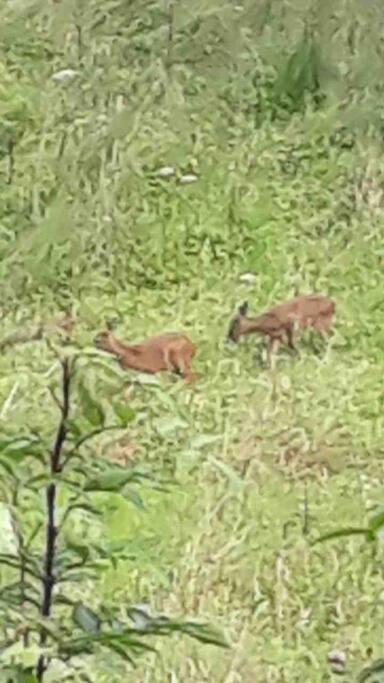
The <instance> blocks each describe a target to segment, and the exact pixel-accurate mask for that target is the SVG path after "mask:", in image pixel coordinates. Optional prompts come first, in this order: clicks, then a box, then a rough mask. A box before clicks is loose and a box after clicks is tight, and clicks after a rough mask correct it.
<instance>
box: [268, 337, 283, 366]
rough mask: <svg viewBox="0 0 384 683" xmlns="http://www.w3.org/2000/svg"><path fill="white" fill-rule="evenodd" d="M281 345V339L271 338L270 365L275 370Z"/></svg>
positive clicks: (269, 341) (269, 349) (269, 344)
mask: <svg viewBox="0 0 384 683" xmlns="http://www.w3.org/2000/svg"><path fill="white" fill-rule="evenodd" d="M280 344H281V338H280V337H269V339H268V347H267V358H268V364H269V366H270V367H271V369H272V370H273V369H274V368H275V366H276V354H277V351H278V349H279V346H280Z"/></svg>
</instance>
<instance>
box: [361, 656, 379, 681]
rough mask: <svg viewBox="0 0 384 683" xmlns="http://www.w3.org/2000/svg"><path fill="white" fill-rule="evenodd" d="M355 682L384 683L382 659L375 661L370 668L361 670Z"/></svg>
mask: <svg viewBox="0 0 384 683" xmlns="http://www.w3.org/2000/svg"><path fill="white" fill-rule="evenodd" d="M378 674H379V675H378ZM380 674H382V675H380ZM373 676H374V678H373ZM357 681H358V683H384V659H377V660H376V661H375V662H373V664H371V666H367V667H366V668H365V669H363V670H362V671H361V673H360V674H359V677H358V679H357Z"/></svg>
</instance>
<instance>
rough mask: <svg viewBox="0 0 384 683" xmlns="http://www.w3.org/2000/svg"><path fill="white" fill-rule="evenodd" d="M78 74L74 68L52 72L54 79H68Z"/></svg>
mask: <svg viewBox="0 0 384 683" xmlns="http://www.w3.org/2000/svg"><path fill="white" fill-rule="evenodd" d="M78 75H79V72H78V71H75V70H74V69H61V71H56V73H54V74H52V80H53V81H67V80H68V79H69V78H74V76H78Z"/></svg>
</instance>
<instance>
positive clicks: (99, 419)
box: [79, 383, 104, 427]
mask: <svg viewBox="0 0 384 683" xmlns="http://www.w3.org/2000/svg"><path fill="white" fill-rule="evenodd" d="M79 398H80V402H81V407H82V410H83V415H84V417H85V419H86V420H88V422H89V423H90V424H91V425H93V427H100V426H102V425H103V424H104V412H103V410H102V408H101V406H100V405H99V404H98V403H97V402H96V401H95V400H94V399H93V398H92V396H91V394H90V392H89V391H88V389H87V387H86V386H85V385H84V384H83V383H81V384H80V385H79Z"/></svg>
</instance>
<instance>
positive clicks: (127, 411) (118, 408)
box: [113, 403, 136, 427]
mask: <svg viewBox="0 0 384 683" xmlns="http://www.w3.org/2000/svg"><path fill="white" fill-rule="evenodd" d="M113 410H114V411H115V414H116V416H117V417H118V418H119V421H120V423H121V425H122V426H123V427H125V426H126V425H127V424H129V423H130V422H133V420H134V419H135V416H136V414H135V411H134V410H132V408H130V407H129V406H127V405H124V403H117V404H115V405H114V406H113Z"/></svg>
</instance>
